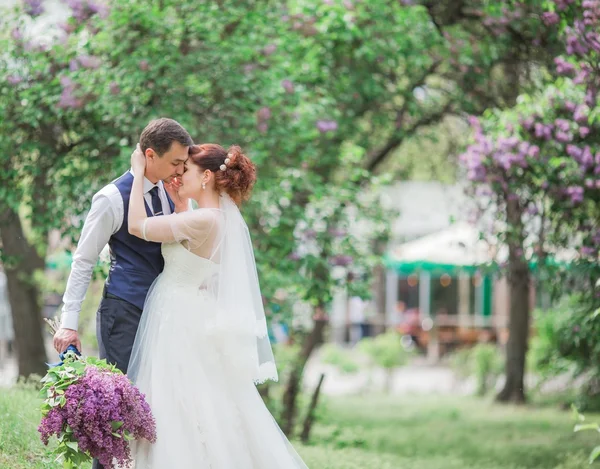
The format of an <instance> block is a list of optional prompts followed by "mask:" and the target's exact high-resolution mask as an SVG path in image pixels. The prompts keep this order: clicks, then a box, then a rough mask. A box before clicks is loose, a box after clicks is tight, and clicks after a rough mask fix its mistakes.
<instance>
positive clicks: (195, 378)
mask: <svg viewBox="0 0 600 469" xmlns="http://www.w3.org/2000/svg"><path fill="white" fill-rule="evenodd" d="M212 311H214V299H212V298H211V297H210V296H209V295H208V293H207V292H206V291H204V290H201V289H198V288H190V286H189V285H188V286H185V285H182V282H177V281H172V280H169V279H168V278H165V277H164V276H161V277H159V279H158V280H157V282H156V283H155V285H154V286H153V288H152V289H151V291H150V293H149V295H148V298H147V300H146V306H145V308H144V312H143V315H142V319H141V323H140V327H139V330H138V333H137V336H136V340H135V344H134V349H133V352H132V357H131V361H130V365H129V373H128V374H129V376H130V377H131V378H132V380H133V381H134V383H135V385H136V386H137V387H138V388H140V390H141V391H142V392H143V393H144V394H146V398H147V400H148V403H149V404H150V407H151V409H152V412H153V414H154V417H155V419H156V430H157V441H156V443H154V444H151V443H148V442H147V441H142V442H137V443H135V444H134V445H133V456H134V460H135V469H288V468H289V469H297V468H307V466H306V465H305V464H304V463H303V462H302V459H301V458H300V456H298V454H297V453H296V452H295V450H294V449H293V447H292V445H291V444H290V443H289V442H288V440H287V439H286V438H285V436H284V434H283V433H282V432H281V430H280V429H279V427H278V426H277V423H276V422H275V420H274V419H273V417H272V416H271V414H270V413H269V411H268V409H267V408H266V406H265V405H264V403H263V401H262V399H261V397H260V395H259V394H258V391H257V389H256V387H255V385H254V383H253V382H252V380H251V379H249V378H248V377H245V376H244V375H242V374H241V373H240V372H239V369H236V364H235V363H234V359H233V358H234V357H232V356H231V355H229V354H228V353H227V349H226V343H227V340H226V339H225V338H224V337H222V336H221V334H219V333H216V332H215V331H214V330H212V329H211V328H210V327H207V325H208V321H207V320H208V319H210V316H211V312H212Z"/></svg>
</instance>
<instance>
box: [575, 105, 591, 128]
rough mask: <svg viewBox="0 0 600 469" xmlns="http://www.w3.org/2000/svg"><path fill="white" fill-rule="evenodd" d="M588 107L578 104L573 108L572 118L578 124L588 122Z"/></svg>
mask: <svg viewBox="0 0 600 469" xmlns="http://www.w3.org/2000/svg"><path fill="white" fill-rule="evenodd" d="M587 111H588V109H587V106H582V105H579V106H577V107H576V108H575V112H574V113H573V119H575V121H576V122H577V123H578V124H587V123H588V113H587Z"/></svg>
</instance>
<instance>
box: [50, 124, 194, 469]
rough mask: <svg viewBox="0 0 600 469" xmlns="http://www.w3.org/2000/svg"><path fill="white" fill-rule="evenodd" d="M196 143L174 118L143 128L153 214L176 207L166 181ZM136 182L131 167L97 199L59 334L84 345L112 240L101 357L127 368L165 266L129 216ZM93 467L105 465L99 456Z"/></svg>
mask: <svg viewBox="0 0 600 469" xmlns="http://www.w3.org/2000/svg"><path fill="white" fill-rule="evenodd" d="M191 145H193V142H192V138H191V137H190V135H189V134H188V133H187V131H186V130H185V129H184V128H183V127H182V126H181V125H180V124H179V123H178V122H176V121H174V120H172V119H165V118H162V119H157V120H154V121H152V122H150V123H149V124H148V126H147V127H146V128H145V129H144V131H143V132H142V135H141V136H140V147H141V148H142V151H143V152H144V154H145V155H146V157H147V165H146V178H145V180H144V199H145V201H146V212H147V214H148V216H160V215H163V214H170V213H172V212H173V210H174V206H173V202H172V201H171V200H170V198H169V197H168V195H167V193H166V191H165V189H164V186H163V181H165V182H170V181H171V180H172V179H173V178H174V177H179V176H181V175H182V174H183V165H184V163H185V161H186V160H187V158H188V150H189V147H190V146H191ZM132 184H133V174H132V172H131V171H127V172H126V173H125V174H123V175H122V176H121V177H120V178H118V179H116V180H115V181H113V182H112V183H110V184H109V185H107V186H105V187H104V188H102V189H101V190H100V191H99V192H98V193H97V194H96V195H95V196H94V198H93V199H92V206H91V208H90V211H89V213H88V216H87V218H86V220H85V223H84V225H83V231H82V232H81V238H80V240H79V244H78V245H77V250H76V251H75V255H74V257H73V264H72V266H71V273H70V275H69V280H68V282H67V288H66V291H65V294H64V297H63V302H64V306H63V309H62V318H61V329H59V330H58V331H57V332H56V334H55V336H54V348H55V349H56V351H57V352H59V353H62V352H64V351H65V350H66V349H67V347H68V346H69V345H71V344H72V345H75V346H76V347H77V348H78V349H79V350H81V342H80V339H79V336H78V334H77V327H78V320H79V313H80V311H81V304H82V302H83V299H84V297H85V293H86V290H87V288H88V285H89V283H90V279H91V275H92V272H93V270H94V266H95V265H96V262H97V261H98V256H99V255H100V252H101V251H102V249H104V246H106V244H108V245H109V247H110V257H111V263H110V273H109V275H108V278H107V280H106V283H105V286H104V292H103V295H102V301H101V302H100V307H99V309H98V312H97V314H96V335H97V338H98V348H99V351H100V358H106V359H107V361H108V362H109V363H113V364H115V365H116V366H117V368H119V369H120V370H121V371H123V372H124V373H127V365H128V364H129V358H130V355H131V350H132V348H133V342H134V339H135V335H136V332H137V328H138V325H139V322H140V317H141V315H142V309H143V306H144V300H145V299H146V294H147V293H148V289H149V288H150V286H151V285H152V282H154V280H155V279H156V277H157V276H158V275H159V274H160V273H161V271H162V270H163V266H164V260H163V258H162V255H161V251H160V243H153V242H147V241H144V240H142V239H140V238H137V237H135V236H133V235H130V234H129V231H128V226H127V217H128V210H129V194H130V192H131V186H132ZM93 467H94V468H101V467H102V466H100V465H99V464H98V461H94V466H93Z"/></svg>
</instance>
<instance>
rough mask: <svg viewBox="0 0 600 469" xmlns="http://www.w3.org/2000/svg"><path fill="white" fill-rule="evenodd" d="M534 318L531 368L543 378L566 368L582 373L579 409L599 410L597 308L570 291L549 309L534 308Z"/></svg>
mask: <svg viewBox="0 0 600 469" xmlns="http://www.w3.org/2000/svg"><path fill="white" fill-rule="evenodd" d="M535 318H536V323H535V325H536V329H537V333H536V335H535V336H534V337H533V339H532V342H531V349H530V355H529V357H528V362H529V365H530V369H532V370H534V371H535V372H536V373H537V374H538V375H540V376H541V377H542V380H546V379H548V378H551V377H554V376H558V375H561V374H564V373H569V372H570V373H572V374H573V375H574V376H575V377H577V376H585V378H586V383H585V385H584V386H583V387H582V388H581V389H579V390H577V392H578V396H577V397H576V398H575V403H576V405H577V407H578V408H579V409H580V410H586V411H591V410H594V411H595V410H600V308H596V309H594V308H592V307H591V306H590V304H589V302H588V301H586V300H585V299H584V298H583V296H581V295H571V296H568V297H565V298H563V299H562V300H561V301H560V302H559V303H558V305H557V306H556V307H555V308H552V309H551V310H548V311H545V312H539V311H538V312H536V316H535Z"/></svg>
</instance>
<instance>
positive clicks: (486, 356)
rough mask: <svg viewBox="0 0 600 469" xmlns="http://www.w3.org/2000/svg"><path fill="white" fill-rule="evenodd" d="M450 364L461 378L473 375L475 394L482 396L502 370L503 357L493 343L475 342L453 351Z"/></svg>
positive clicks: (494, 382) (494, 383)
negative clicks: (475, 385) (475, 382)
mask: <svg viewBox="0 0 600 469" xmlns="http://www.w3.org/2000/svg"><path fill="white" fill-rule="evenodd" d="M450 366H451V367H452V369H453V370H454V372H455V373H456V374H457V375H458V376H460V377H461V378H467V377H471V376H473V377H475V379H476V380H477V395H479V396H484V395H486V394H487V393H488V391H489V390H490V389H493V388H494V386H495V385H496V382H497V381H498V378H499V377H500V375H501V374H502V372H503V371H504V359H503V358H502V355H501V354H500V351H499V350H498V347H496V346H495V345H493V344H477V345H475V346H474V347H472V348H464V349H461V350H458V351H457V352H455V353H453V354H452V356H451V357H450Z"/></svg>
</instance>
